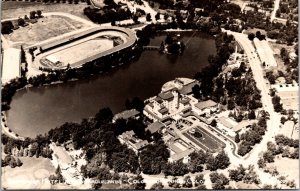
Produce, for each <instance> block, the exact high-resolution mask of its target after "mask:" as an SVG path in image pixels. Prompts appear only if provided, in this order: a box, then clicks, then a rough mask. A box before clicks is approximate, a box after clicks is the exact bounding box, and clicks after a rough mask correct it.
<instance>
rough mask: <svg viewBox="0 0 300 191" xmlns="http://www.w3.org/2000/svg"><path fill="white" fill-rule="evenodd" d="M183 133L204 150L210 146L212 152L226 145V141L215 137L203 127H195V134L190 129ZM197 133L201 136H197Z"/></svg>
mask: <svg viewBox="0 0 300 191" xmlns="http://www.w3.org/2000/svg"><path fill="white" fill-rule="evenodd" d="M183 135H184V136H186V137H187V138H188V139H190V140H191V141H193V142H194V143H196V144H197V145H198V146H199V147H201V148H202V149H204V150H207V148H208V149H209V150H210V151H212V152H217V151H218V150H220V149H221V148H222V147H225V144H224V143H222V142H221V141H220V140H218V139H217V138H216V137H214V135H212V134H210V133H209V132H207V131H206V130H204V129H203V128H201V127H195V133H194V135H193V134H191V133H190V132H188V131H187V132H185V133H183ZM197 135H199V136H198V137H197Z"/></svg>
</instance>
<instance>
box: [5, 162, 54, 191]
mask: <svg viewBox="0 0 300 191" xmlns="http://www.w3.org/2000/svg"><path fill="white" fill-rule="evenodd" d="M20 160H21V161H22V162H23V165H22V166H21V167H16V168H11V167H9V166H6V167H2V187H3V188H7V189H50V188H51V184H50V183H48V182H44V183H42V181H41V179H47V178H48V177H49V175H51V174H54V173H55V168H54V166H52V164H51V161H50V160H49V159H45V158H35V157H20Z"/></svg>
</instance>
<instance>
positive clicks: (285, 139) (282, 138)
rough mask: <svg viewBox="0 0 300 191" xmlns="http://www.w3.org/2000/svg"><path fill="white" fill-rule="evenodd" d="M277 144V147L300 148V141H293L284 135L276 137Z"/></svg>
mask: <svg viewBox="0 0 300 191" xmlns="http://www.w3.org/2000/svg"><path fill="white" fill-rule="evenodd" d="M275 142H276V144H277V145H280V144H282V145H285V146H290V147H294V148H298V147H299V144H298V143H299V140H298V139H291V138H288V137H286V136H284V135H276V136H275Z"/></svg>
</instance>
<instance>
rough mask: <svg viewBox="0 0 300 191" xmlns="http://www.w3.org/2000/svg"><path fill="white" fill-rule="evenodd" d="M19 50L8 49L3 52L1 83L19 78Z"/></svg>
mask: <svg viewBox="0 0 300 191" xmlns="http://www.w3.org/2000/svg"><path fill="white" fill-rule="evenodd" d="M20 56H21V50H20V49H16V48H8V49H4V51H3V57H2V58H3V62H2V83H6V82H9V81H10V80H12V79H14V78H16V77H20V72H21V68H20V67H21V66H20V62H21V60H20V59H21V57H20Z"/></svg>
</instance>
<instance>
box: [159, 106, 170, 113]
mask: <svg viewBox="0 0 300 191" xmlns="http://www.w3.org/2000/svg"><path fill="white" fill-rule="evenodd" d="M168 111H169V110H168V109H167V108H166V107H163V108H161V109H160V110H158V112H159V113H161V114H165V113H168Z"/></svg>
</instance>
